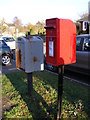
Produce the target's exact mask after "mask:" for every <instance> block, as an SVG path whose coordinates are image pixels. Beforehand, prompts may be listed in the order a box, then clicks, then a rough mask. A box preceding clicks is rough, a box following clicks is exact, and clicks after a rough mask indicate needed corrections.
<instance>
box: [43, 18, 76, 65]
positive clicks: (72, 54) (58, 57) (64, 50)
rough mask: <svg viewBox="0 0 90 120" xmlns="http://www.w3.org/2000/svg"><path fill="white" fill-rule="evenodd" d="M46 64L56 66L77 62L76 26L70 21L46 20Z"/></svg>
mask: <svg viewBox="0 0 90 120" xmlns="http://www.w3.org/2000/svg"><path fill="white" fill-rule="evenodd" d="M45 28H46V62H47V63H48V64H51V65H54V66H60V65H67V64H72V63H75V62H76V26H75V24H74V23H73V22H72V21H71V20H68V19H58V18H52V19H47V20H46V26H45Z"/></svg>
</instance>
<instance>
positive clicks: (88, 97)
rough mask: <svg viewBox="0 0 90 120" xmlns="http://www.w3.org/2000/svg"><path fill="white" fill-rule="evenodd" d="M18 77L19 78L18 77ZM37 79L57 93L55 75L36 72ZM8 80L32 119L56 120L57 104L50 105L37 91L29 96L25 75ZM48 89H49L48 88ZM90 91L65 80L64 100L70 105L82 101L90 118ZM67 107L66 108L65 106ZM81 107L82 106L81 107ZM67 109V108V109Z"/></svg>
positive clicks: (13, 75) (18, 74) (11, 77)
mask: <svg viewBox="0 0 90 120" xmlns="http://www.w3.org/2000/svg"><path fill="white" fill-rule="evenodd" d="M16 75H17V76H16ZM33 75H34V77H35V79H40V80H42V81H43V82H44V84H46V85H50V86H51V87H52V88H54V89H55V90H56V91H57V89H58V88H57V86H58V77H57V76H55V75H50V73H47V72H35V73H34V74H33ZM6 76H7V78H8V79H9V80H10V82H11V83H12V85H13V86H14V87H15V89H16V90H17V91H18V92H19V94H20V95H21V97H22V99H23V100H24V101H25V102H26V104H27V107H28V109H29V111H30V113H31V115H32V118H33V119H34V120H38V119H39V120H40V119H43V120H44V119H48V120H49V119H53V120H55V119H56V114H57V110H56V108H57V103H56V102H55V103H53V104H50V105H48V104H47V103H46V102H45V100H44V99H43V98H42V96H41V95H40V94H38V93H37V91H35V90H33V95H32V96H31V97H29V96H28V94H27V82H26V81H27V80H26V79H27V76H26V74H25V73H22V72H21V73H17V74H16V73H13V74H11V75H9V74H8V75H6ZM42 85H43V84H42ZM46 89H48V88H46ZM89 90H90V89H88V88H85V89H84V87H82V86H80V85H78V84H76V83H73V82H70V81H67V80H64V89H63V100H66V101H68V104H69V103H70V104H74V103H75V102H77V101H79V100H82V102H83V104H84V111H85V112H86V113H87V114H88V116H89V117H90V114H89V113H90V92H89ZM68 104H67V103H65V102H64V104H63V107H66V106H67V105H68ZM65 105H66V106H65ZM79 107H80V106H79ZM65 109H67V108H65Z"/></svg>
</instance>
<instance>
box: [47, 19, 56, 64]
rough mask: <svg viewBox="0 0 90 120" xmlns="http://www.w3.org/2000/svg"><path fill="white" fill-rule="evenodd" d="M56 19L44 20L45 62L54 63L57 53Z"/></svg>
mask: <svg viewBox="0 0 90 120" xmlns="http://www.w3.org/2000/svg"><path fill="white" fill-rule="evenodd" d="M57 24H58V19H56V18H54V19H51V20H46V27H45V28H46V62H47V63H48V64H53V65H56V62H57V61H56V60H57V59H56V58H57V54H58V50H57V49H58V47H57V45H58V43H57V42H58V40H57V39H58V28H57V27H58V25H57Z"/></svg>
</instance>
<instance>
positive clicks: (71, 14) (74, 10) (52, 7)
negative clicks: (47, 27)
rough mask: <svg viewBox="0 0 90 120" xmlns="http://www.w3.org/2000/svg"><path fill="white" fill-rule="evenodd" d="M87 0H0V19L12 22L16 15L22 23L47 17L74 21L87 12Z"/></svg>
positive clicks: (34, 21) (33, 22) (42, 19)
mask: <svg viewBox="0 0 90 120" xmlns="http://www.w3.org/2000/svg"><path fill="white" fill-rule="evenodd" d="M88 2H89V0H0V20H1V19H2V18H5V20H6V22H12V21H13V18H14V17H15V16H17V17H18V18H19V19H21V21H22V23H23V24H27V23H32V24H35V23H36V22H38V21H45V20H46V19H48V18H54V17H58V18H65V19H71V20H72V21H75V20H77V19H79V18H80V15H81V14H83V13H86V12H88Z"/></svg>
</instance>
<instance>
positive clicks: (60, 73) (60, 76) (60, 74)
mask: <svg viewBox="0 0 90 120" xmlns="http://www.w3.org/2000/svg"><path fill="white" fill-rule="evenodd" d="M63 74H64V66H59V67H58V111H57V120H61V104H62V94H63Z"/></svg>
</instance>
